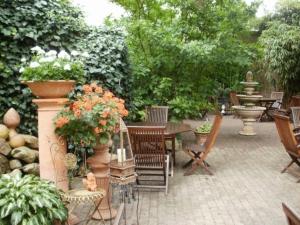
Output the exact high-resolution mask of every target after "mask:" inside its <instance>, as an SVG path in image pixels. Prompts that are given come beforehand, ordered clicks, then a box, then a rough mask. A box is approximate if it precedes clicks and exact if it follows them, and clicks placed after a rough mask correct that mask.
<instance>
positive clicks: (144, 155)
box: [128, 126, 166, 168]
mask: <svg viewBox="0 0 300 225" xmlns="http://www.w3.org/2000/svg"><path fill="white" fill-rule="evenodd" d="M164 130H165V127H164V126H155V127H154V126H152V127H148V126H131V127H128V132H129V137H130V141H131V147H132V151H133V155H134V157H135V163H136V166H137V167H163V168H164V167H165V154H166V152H165V140H164Z"/></svg>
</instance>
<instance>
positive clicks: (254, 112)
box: [233, 106, 266, 136]
mask: <svg viewBox="0 0 300 225" xmlns="http://www.w3.org/2000/svg"><path fill="white" fill-rule="evenodd" d="M233 109H234V111H235V112H236V113H237V114H238V115H239V116H240V117H241V119H242V121H243V124H244V127H243V129H242V130H241V131H239V134H241V135H246V136H253V135H256V133H255V131H254V129H253V122H255V121H256V119H257V118H259V117H260V116H261V114H262V113H263V112H264V111H265V110H266V108H265V107H261V106H252V107H246V106H233Z"/></svg>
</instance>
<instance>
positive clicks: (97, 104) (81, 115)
mask: <svg viewBox="0 0 300 225" xmlns="http://www.w3.org/2000/svg"><path fill="white" fill-rule="evenodd" d="M82 89H83V93H82V94H78V95H77V96H76V98H75V100H70V103H69V104H68V105H67V106H65V107H64V108H63V109H62V110H61V111H60V112H59V113H58V114H57V116H56V117H55V119H54V125H55V132H56V133H57V134H58V135H61V136H64V137H67V138H68V139H69V140H70V141H72V142H73V143H74V144H78V145H81V146H83V147H93V146H95V145H96V144H97V143H101V144H106V143H107V141H108V140H109V137H110V135H111V134H112V133H114V132H116V131H118V127H119V118H120V117H124V116H127V115H128V111H127V110H126V108H125V105H124V100H123V99H120V98H117V97H115V96H114V94H113V93H112V92H110V91H108V90H104V89H102V87H101V86H98V85H97V84H96V83H92V84H90V85H83V88H82Z"/></svg>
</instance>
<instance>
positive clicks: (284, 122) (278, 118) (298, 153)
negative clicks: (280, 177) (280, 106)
mask: <svg viewBox="0 0 300 225" xmlns="http://www.w3.org/2000/svg"><path fill="white" fill-rule="evenodd" d="M274 120H275V124H276V127H277V131H278V134H279V137H280V139H281V142H282V144H283V145H284V147H285V150H286V152H287V153H288V154H289V156H290V157H291V159H292V161H291V162H290V163H289V164H288V165H287V166H286V167H285V168H284V169H283V170H282V171H281V173H284V172H285V171H286V170H287V169H288V168H289V167H290V166H291V165H292V164H293V163H296V164H297V165H298V166H299V167H300V162H299V158H300V145H299V143H298V142H297V139H296V136H299V135H300V134H298V135H297V134H294V133H293V129H292V126H291V124H290V118H289V117H287V116H282V115H278V114H275V115H274ZM299 181H300V180H298V182H299Z"/></svg>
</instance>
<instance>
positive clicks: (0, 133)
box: [0, 124, 9, 139]
mask: <svg viewBox="0 0 300 225" xmlns="http://www.w3.org/2000/svg"><path fill="white" fill-rule="evenodd" d="M8 134H9V130H8V128H7V127H6V126H5V125H3V124H0V138H3V139H6V138H7V137H8Z"/></svg>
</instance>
